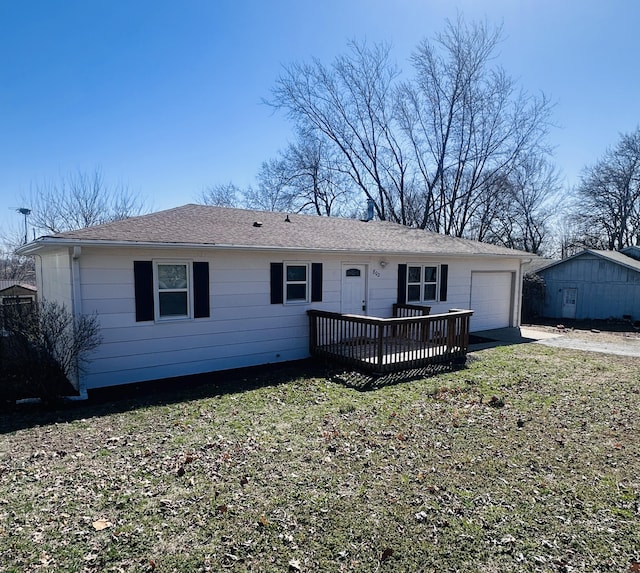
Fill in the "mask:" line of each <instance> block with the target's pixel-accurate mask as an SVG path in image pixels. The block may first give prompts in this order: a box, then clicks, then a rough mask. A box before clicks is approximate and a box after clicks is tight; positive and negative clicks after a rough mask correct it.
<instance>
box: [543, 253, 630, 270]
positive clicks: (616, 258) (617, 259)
mask: <svg viewBox="0 0 640 573" xmlns="http://www.w3.org/2000/svg"><path fill="white" fill-rule="evenodd" d="M589 254H591V255H595V256H596V257H600V258H603V259H607V260H609V261H611V262H613V263H616V264H618V265H623V266H625V267H627V268H629V269H632V270H634V271H637V272H639V273H640V261H638V260H636V259H633V258H631V257H629V256H627V255H625V254H623V253H620V252H618V251H599V250H597V249H584V250H583V251H580V252H579V253H577V254H575V255H573V256H571V257H567V258H566V259H562V260H561V261H554V262H552V263H550V264H548V265H546V266H545V267H543V268H540V269H538V272H539V271H542V272H544V271H546V270H547V269H550V268H553V267H556V266H558V265H561V264H563V263H564V262H566V261H570V260H573V259H576V258H578V257H582V256H584V255H589Z"/></svg>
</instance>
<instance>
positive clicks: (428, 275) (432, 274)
mask: <svg viewBox="0 0 640 573" xmlns="http://www.w3.org/2000/svg"><path fill="white" fill-rule="evenodd" d="M437 276H438V269H437V267H425V268H424V282H426V283H434V282H436V277H437Z"/></svg>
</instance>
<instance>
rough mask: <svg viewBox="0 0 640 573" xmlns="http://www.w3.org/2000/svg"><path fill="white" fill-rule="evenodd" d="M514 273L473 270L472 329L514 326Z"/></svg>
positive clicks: (475, 330)
mask: <svg viewBox="0 0 640 573" xmlns="http://www.w3.org/2000/svg"><path fill="white" fill-rule="evenodd" d="M512 285H513V273H511V272H507V271H505V272H501V271H498V272H484V271H472V272H471V306H470V308H471V309H472V310H473V316H472V317H471V331H472V332H477V331H479V330H490V329H492V328H505V327H509V326H512V318H511V317H512V310H511V309H512V307H513V296H512Z"/></svg>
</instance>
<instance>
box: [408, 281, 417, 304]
mask: <svg viewBox="0 0 640 573" xmlns="http://www.w3.org/2000/svg"><path fill="white" fill-rule="evenodd" d="M419 300H420V285H409V288H408V289H407V301H409V302H414V301H419Z"/></svg>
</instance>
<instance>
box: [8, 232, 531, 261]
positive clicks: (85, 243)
mask: <svg viewBox="0 0 640 573" xmlns="http://www.w3.org/2000/svg"><path fill="white" fill-rule="evenodd" d="M49 247H136V248H148V249H167V248H172V249H213V250H238V251H286V252H298V253H301V252H308V253H352V254H354V253H361V254H371V255H382V254H384V255H389V256H391V255H397V256H409V257H410V256H417V255H420V256H444V257H460V258H464V257H500V258H515V259H527V258H529V257H530V256H531V255H530V254H529V253H524V252H523V253H522V254H521V253H519V252H518V251H513V252H507V253H482V252H455V251H430V252H427V251H423V252H420V251H416V250H406V251H403V250H390V249H348V248H342V249H327V248H322V247H286V246H278V245H233V244H223V243H180V242H176V243H171V242H156V241H122V240H119V241H114V240H105V239H77V238H62V237H40V238H39V239H36V240H35V241H32V242H31V243H28V244H26V245H24V246H22V247H20V248H18V249H17V250H16V253H17V254H19V255H33V254H37V253H38V252H39V251H42V250H44V249H46V248H49Z"/></svg>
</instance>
